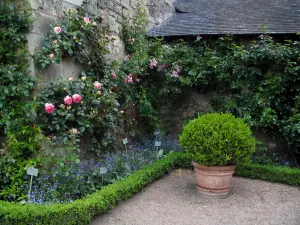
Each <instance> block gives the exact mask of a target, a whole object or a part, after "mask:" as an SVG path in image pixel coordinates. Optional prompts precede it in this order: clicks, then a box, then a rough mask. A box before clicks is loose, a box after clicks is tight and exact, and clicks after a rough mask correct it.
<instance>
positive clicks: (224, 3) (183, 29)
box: [147, 0, 300, 36]
mask: <svg viewBox="0 0 300 225" xmlns="http://www.w3.org/2000/svg"><path fill="white" fill-rule="evenodd" d="M174 6H175V8H176V12H175V13H174V14H173V16H172V17H171V18H170V19H169V20H167V21H166V22H165V23H163V24H162V25H160V26H159V27H154V28H153V29H152V30H150V31H149V32H148V33H147V35H148V36H180V35H205V34H259V33H262V29H261V27H262V26H264V27H266V32H267V33H270V34H284V33H297V32H300V0H177V1H176V2H175V3H174Z"/></svg>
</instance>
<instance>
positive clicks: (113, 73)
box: [111, 71, 117, 79]
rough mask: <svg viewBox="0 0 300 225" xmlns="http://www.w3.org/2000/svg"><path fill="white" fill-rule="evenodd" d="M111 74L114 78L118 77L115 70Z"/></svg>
mask: <svg viewBox="0 0 300 225" xmlns="http://www.w3.org/2000/svg"><path fill="white" fill-rule="evenodd" d="M111 76H112V78H113V79H116V78H117V74H116V73H115V72H114V71H112V72H111Z"/></svg>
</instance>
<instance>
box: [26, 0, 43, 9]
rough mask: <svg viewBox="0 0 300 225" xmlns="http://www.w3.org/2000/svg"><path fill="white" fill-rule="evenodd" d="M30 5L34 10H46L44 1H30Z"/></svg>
mask: <svg viewBox="0 0 300 225" xmlns="http://www.w3.org/2000/svg"><path fill="white" fill-rule="evenodd" d="M28 3H29V5H30V7H31V8H32V9H33V10H37V9H43V8H44V0H29V1H28Z"/></svg>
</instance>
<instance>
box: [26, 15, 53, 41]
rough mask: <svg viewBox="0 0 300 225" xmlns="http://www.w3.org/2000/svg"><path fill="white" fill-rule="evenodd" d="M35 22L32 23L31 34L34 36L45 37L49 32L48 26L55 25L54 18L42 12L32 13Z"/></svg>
mask: <svg viewBox="0 0 300 225" xmlns="http://www.w3.org/2000/svg"><path fill="white" fill-rule="evenodd" d="M33 16H34V17H35V19H36V21H38V22H35V23H33V29H32V31H31V33H34V34H44V35H46V34H47V33H48V32H49V31H50V26H49V24H53V23H55V18H54V17H53V16H50V15H47V14H44V13H42V12H39V11H36V12H34V13H33Z"/></svg>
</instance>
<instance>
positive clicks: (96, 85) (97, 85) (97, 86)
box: [94, 81, 102, 89]
mask: <svg viewBox="0 0 300 225" xmlns="http://www.w3.org/2000/svg"><path fill="white" fill-rule="evenodd" d="M101 86H102V85H101V84H100V83H99V82H98V81H95V82H94V87H95V88H96V89H100V88H101Z"/></svg>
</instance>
